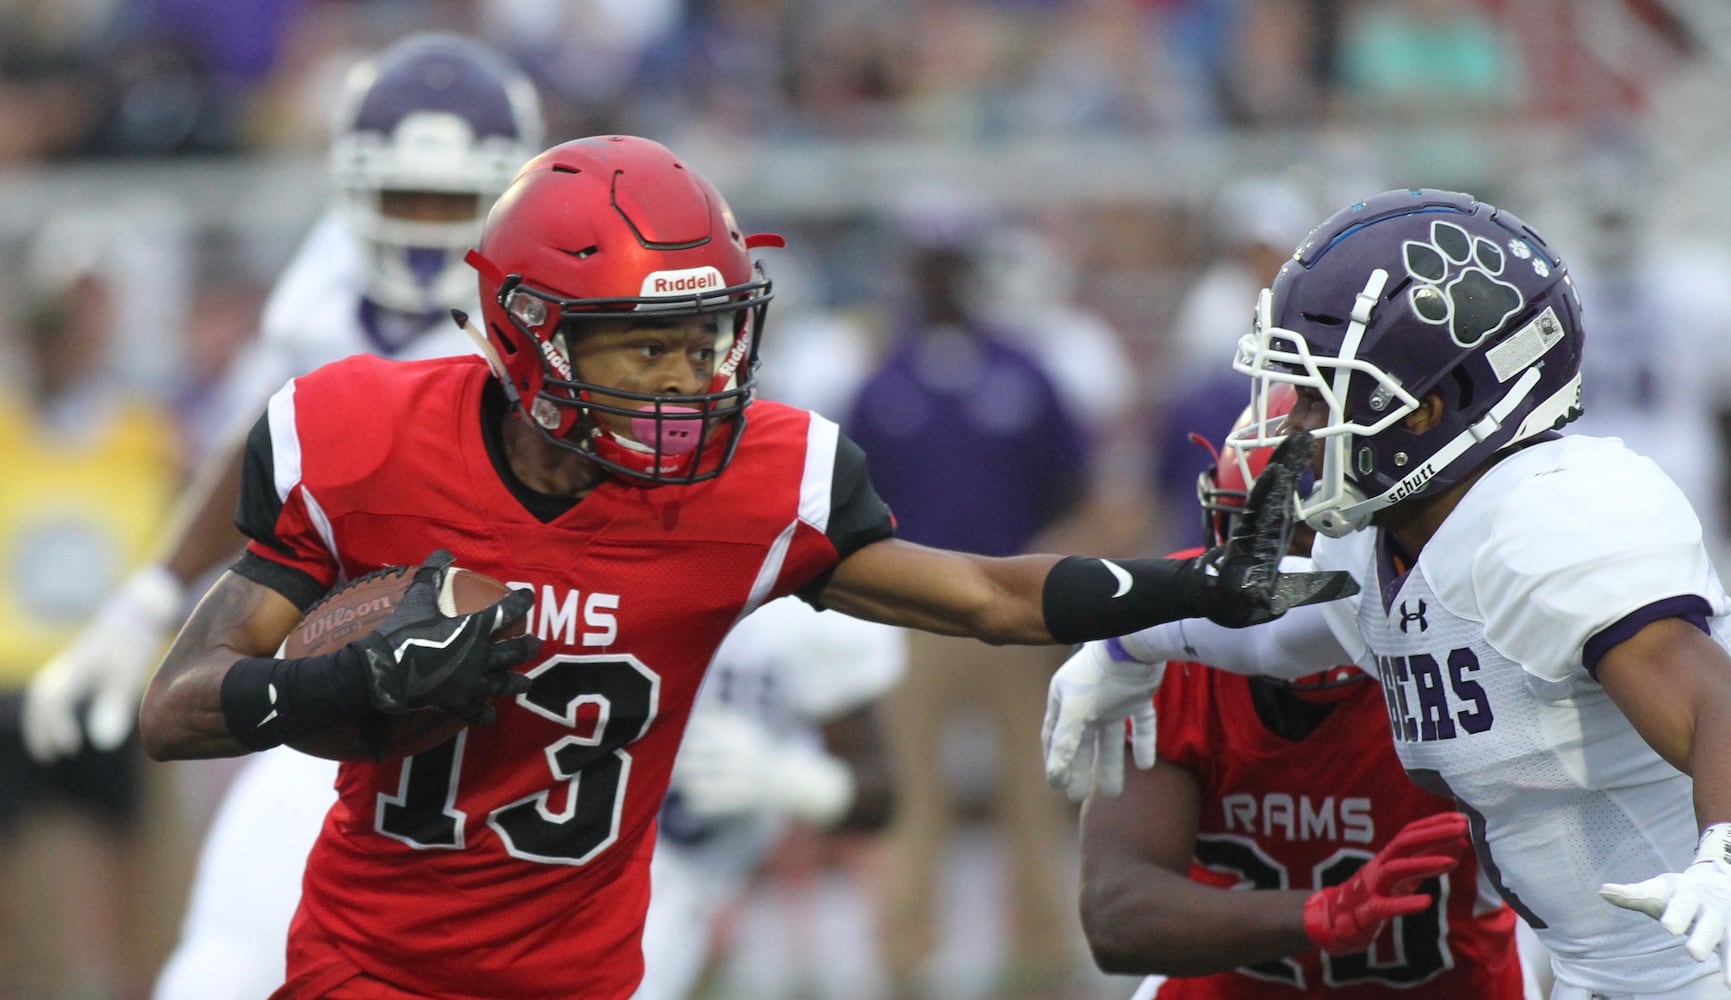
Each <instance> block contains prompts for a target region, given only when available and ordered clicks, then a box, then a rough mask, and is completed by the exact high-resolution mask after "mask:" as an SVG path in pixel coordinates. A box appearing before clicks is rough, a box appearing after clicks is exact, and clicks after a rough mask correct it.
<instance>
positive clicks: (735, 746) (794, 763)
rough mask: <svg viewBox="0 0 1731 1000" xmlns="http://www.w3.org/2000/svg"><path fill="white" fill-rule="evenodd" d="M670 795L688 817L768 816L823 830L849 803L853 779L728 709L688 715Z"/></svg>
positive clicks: (818, 753) (817, 753)
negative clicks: (762, 813) (673, 793)
mask: <svg viewBox="0 0 1731 1000" xmlns="http://www.w3.org/2000/svg"><path fill="white" fill-rule="evenodd" d="M673 788H674V789H676V790H677V791H678V792H679V795H680V801H681V803H682V804H683V805H684V807H685V809H686V810H687V811H688V812H690V813H691V814H692V815H693V816H695V817H697V818H699V819H704V820H715V819H723V818H727V817H733V816H741V815H746V814H750V813H755V812H760V811H768V812H773V813H778V814H782V815H787V816H793V817H795V818H797V819H801V820H805V821H806V822H809V823H815V824H817V825H819V826H829V825H831V824H833V823H835V822H836V821H837V820H839V819H841V818H842V816H843V815H844V814H845V813H846V812H847V810H848V807H849V806H851V805H852V804H853V794H854V779H853V772H852V771H850V770H849V769H848V766H847V765H846V764H844V763H842V762H841V761H840V760H837V759H836V758H834V757H832V756H830V755H829V754H827V753H824V752H823V751H822V750H818V749H814V748H812V747H808V746H804V745H801V744H797V743H793V742H791V741H786V740H777V739H775V738H774V736H772V735H771V734H770V733H769V731H768V730H767V729H765V728H764V726H763V724H762V723H760V722H758V721H756V720H755V719H752V718H751V717H749V716H746V715H743V714H741V713H739V712H737V711H734V710H733V709H727V708H714V709H711V708H703V709H700V710H699V711H697V712H694V713H692V716H691V722H690V723H689V724H688V725H687V726H686V727H685V739H684V741H683V742H681V743H680V744H679V755H678V756H677V757H675V758H674V760H673Z"/></svg>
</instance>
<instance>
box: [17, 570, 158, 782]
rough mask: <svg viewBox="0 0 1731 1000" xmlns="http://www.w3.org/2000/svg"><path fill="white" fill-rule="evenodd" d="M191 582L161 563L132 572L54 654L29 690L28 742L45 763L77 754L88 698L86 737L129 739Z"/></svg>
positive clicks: (98, 742)
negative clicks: (147, 683)
mask: <svg viewBox="0 0 1731 1000" xmlns="http://www.w3.org/2000/svg"><path fill="white" fill-rule="evenodd" d="M185 599H186V588H185V587H184V586H182V585H181V583H180V581H178V580H176V579H175V578H174V575H173V574H171V573H170V572H168V570H166V569H164V568H162V567H161V566H147V567H145V568H144V569H141V570H139V571H138V572H137V573H134V574H133V575H132V577H131V579H129V580H127V581H126V583H125V584H124V585H122V586H121V588H120V589H119V590H117V591H115V592H114V594H113V595H112V596H111V597H109V598H108V600H107V601H106V602H105V603H104V604H103V605H102V609H101V610H100V611H98V612H97V613H96V617H95V618H93V619H91V621H90V623H89V624H88V625H86V626H85V627H84V630H83V631H82V632H80V633H79V634H78V636H77V638H75V639H73V641H72V643H71V645H69V646H67V647H66V648H65V649H63V650H61V651H60V653H59V654H58V655H56V656H55V657H54V658H53V659H51V660H49V661H48V662H47V663H46V664H45V665H44V666H43V667H42V669H41V670H40V671H38V672H37V674H36V676H35V677H34V678H33V679H32V680H31V681H30V687H29V689H28V690H27V691H26V692H25V695H24V745H25V747H27V748H28V749H29V751H30V755H31V756H32V757H34V758H36V760H37V761H39V762H41V763H43V764H50V763H53V762H54V761H55V760H56V759H58V758H61V757H70V756H73V755H74V754H76V753H78V751H79V749H80V748H81V747H82V746H83V745H84V739H85V732H84V728H83V726H82V725H81V724H80V722H79V718H78V709H79V706H80V705H81V704H82V703H83V702H84V701H86V700H89V701H90V721H89V727H90V732H89V739H90V745H91V746H92V747H93V748H95V749H97V750H113V749H114V748H116V747H118V746H120V745H121V744H122V743H124V742H126V737H127V736H128V735H129V734H130V733H131V732H132V727H133V724H134V723H135V722H136V721H137V718H138V699H139V696H140V694H142V693H143V691H144V683H145V681H146V680H147V679H148V678H149V677H150V672H151V669H152V668H153V667H154V666H155V665H156V659H157V656H158V655H159V654H160V653H161V652H162V644H163V640H164V639H166V638H167V635H168V631H169V629H170V628H171V627H172V626H173V625H174V623H175V620H176V619H177V618H178V617H179V615H180V611H181V608H182V606H183V604H184V602H185Z"/></svg>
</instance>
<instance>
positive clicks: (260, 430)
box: [229, 413, 325, 611]
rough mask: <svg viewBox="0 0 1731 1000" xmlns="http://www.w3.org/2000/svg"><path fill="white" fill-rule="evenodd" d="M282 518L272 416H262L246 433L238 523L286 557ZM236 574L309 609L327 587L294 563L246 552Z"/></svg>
mask: <svg viewBox="0 0 1731 1000" xmlns="http://www.w3.org/2000/svg"><path fill="white" fill-rule="evenodd" d="M281 518H282V499H281V498H280V497H278V496H277V492H276V462H275V455H274V453H273V452H272V450H271V443H270V415H269V414H268V413H267V414H265V415H264V416H261V417H259V418H258V422H257V423H255V424H253V425H252V430H251V431H249V432H248V433H247V436H246V450H245V451H244V452H242V454H241V472H240V499H239V500H237V501H235V507H234V523H235V526H236V527H238V528H240V530H241V533H242V534H244V535H246V536H247V537H248V538H251V539H253V540H254V541H257V542H260V543H262V544H264V545H268V546H270V547H271V548H273V549H275V550H277V551H278V552H281V553H282V554H284V555H286V556H291V557H292V556H293V555H294V553H293V552H291V551H289V549H288V548H287V547H286V546H284V545H283V544H282V543H281V542H280V541H278V540H277V537H276V526H277V522H278V521H279V520H280V519H281ZM229 569H230V570H232V571H233V572H234V573H235V575H237V576H243V577H246V578H247V579H248V580H251V581H252V582H254V583H257V584H260V585H262V586H266V587H269V588H270V589H272V590H274V591H276V592H277V593H279V594H281V595H283V596H284V597H286V598H288V599H289V600H291V601H293V602H294V604H295V607H298V608H300V609H301V610H302V611H305V610H306V609H307V608H309V607H311V606H312V605H313V603H314V602H315V601H317V600H318V599H319V598H321V597H323V596H324V595H325V587H324V585H323V584H321V583H319V582H318V581H317V580H315V579H313V578H312V577H310V576H308V575H307V574H306V573H303V572H302V571H300V570H298V569H295V568H293V567H291V566H284V565H283V564H281V563H279V562H274V561H272V560H270V559H265V558H263V557H261V556H256V555H253V554H252V553H250V552H249V553H245V554H243V555H242V556H241V557H240V559H239V560H238V561H237V562H235V564H234V565H233V566H230V567H229Z"/></svg>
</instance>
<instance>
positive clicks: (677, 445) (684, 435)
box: [631, 406, 703, 455]
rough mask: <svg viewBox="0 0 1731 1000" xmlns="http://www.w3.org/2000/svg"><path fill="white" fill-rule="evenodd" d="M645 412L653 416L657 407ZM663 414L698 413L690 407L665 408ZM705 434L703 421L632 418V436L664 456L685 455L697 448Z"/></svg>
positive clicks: (650, 417) (645, 408)
mask: <svg viewBox="0 0 1731 1000" xmlns="http://www.w3.org/2000/svg"><path fill="white" fill-rule="evenodd" d="M642 409H643V412H645V413H650V414H653V413H654V412H655V407H653V406H645V407H643V408H642ZM661 412H662V413H663V414H664V415H667V416H671V415H674V414H680V413H696V412H698V411H697V410H696V409H694V408H692V407H689V406H663V407H662V408H661ZM702 433H703V421H701V420H657V419H655V417H653V416H648V417H632V418H631V436H632V437H635V438H636V439H637V440H638V442H639V443H641V444H643V445H645V446H647V447H650V448H655V449H656V450H658V451H660V452H661V454H663V455H685V454H689V453H690V452H691V451H692V450H693V449H695V448H696V447H697V441H698V438H699V437H700V436H701V435H702Z"/></svg>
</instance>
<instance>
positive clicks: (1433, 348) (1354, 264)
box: [1228, 190, 1582, 537]
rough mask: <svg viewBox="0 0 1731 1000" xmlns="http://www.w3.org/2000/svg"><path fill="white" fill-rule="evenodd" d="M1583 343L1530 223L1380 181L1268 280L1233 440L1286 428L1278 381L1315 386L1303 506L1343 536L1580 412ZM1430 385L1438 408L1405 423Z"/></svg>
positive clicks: (1564, 286)
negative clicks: (1421, 426) (1244, 419)
mask: <svg viewBox="0 0 1731 1000" xmlns="http://www.w3.org/2000/svg"><path fill="white" fill-rule="evenodd" d="M1581 347H1582V331H1581V307H1580V301H1579V298H1578V296H1577V295H1576V292H1575V287H1574V283H1573V281H1572V280H1571V279H1570V277H1569V272H1568V268H1567V267H1565V266H1564V265H1563V262H1562V261H1561V260H1560V259H1559V258H1558V257H1557V256H1556V253H1555V251H1553V250H1552V249H1551V247H1550V245H1549V244H1547V243H1546V242H1545V241H1544V239H1543V238H1542V237H1540V236H1539V234H1537V233H1535V232H1533V230H1532V229H1531V228H1530V227H1528V226H1527V225H1526V223H1524V222H1522V221H1521V220H1520V219H1517V218H1515V217H1514V216H1513V215H1510V214H1509V213H1508V212H1505V211H1502V210H1501V209H1498V208H1496V207H1494V206H1491V205H1487V204H1485V203H1483V202H1480V201H1477V200H1475V199H1473V198H1472V197H1471V196H1470V195H1465V194H1458V193H1454V192H1449V191H1433V190H1402V191H1389V192H1385V193H1383V194H1379V195H1377V196H1376V197H1374V198H1370V199H1368V200H1366V201H1363V202H1360V203H1359V204H1356V205H1353V206H1351V207H1349V208H1346V209H1343V210H1342V211H1339V212H1336V213H1335V214H1334V215H1333V216H1330V217H1329V218H1328V219H1327V220H1326V221H1325V222H1323V223H1322V225H1320V226H1317V227H1316V228H1315V229H1313V230H1311V232H1310V235H1308V236H1306V237H1305V238H1304V242H1302V243H1300V244H1299V247H1298V250H1297V252H1296V253H1294V254H1293V257H1292V259H1291V260H1289V261H1287V262H1286V263H1285V264H1284V265H1282V266H1281V268H1280V271H1279V273H1278V274H1276V275H1275V278H1274V284H1273V286H1272V287H1270V288H1267V289H1264V290H1263V291H1262V294H1261V295H1260V296H1259V298H1258V300H1257V304H1256V325H1255V328H1254V331H1253V332H1252V333H1250V334H1248V335H1246V336H1245V337H1244V338H1243V339H1242V340H1240V341H1239V344H1238V355H1237V358H1236V359H1235V360H1234V362H1233V367H1234V368H1235V369H1237V370H1238V371H1240V372H1244V373H1245V374H1248V375H1250V376H1252V377H1253V378H1254V380H1255V381H1254V383H1253V386H1252V390H1251V407H1252V412H1253V418H1252V420H1251V421H1250V423H1249V424H1248V425H1247V426H1246V427H1244V428H1243V429H1242V430H1239V431H1235V432H1234V433H1233V435H1232V437H1231V438H1229V439H1228V440H1229V443H1230V444H1232V445H1233V446H1234V447H1236V448H1238V449H1240V450H1241V451H1242V450H1245V449H1252V448H1258V447H1266V446H1267V445H1268V444H1270V443H1273V442H1276V441H1278V440H1279V439H1280V436H1281V431H1282V427H1281V426H1280V423H1281V421H1280V418H1279V417H1277V416H1273V415H1272V413H1271V407H1270V404H1269V394H1270V390H1271V388H1272V387H1273V386H1274V385H1276V384H1278V383H1290V384H1292V385H1296V386H1298V387H1300V388H1303V389H1309V390H1312V391H1314V392H1316V393H1317V394H1319V395H1320V396H1321V400H1322V403H1323V404H1324V405H1326V406H1327V408H1328V416H1327V419H1326V422H1325V423H1324V424H1322V426H1319V427H1317V428H1314V429H1313V430H1312V431H1311V433H1312V434H1313V435H1314V436H1315V437H1316V439H1317V444H1318V447H1319V449H1320V450H1321V452H1322V456H1323V467H1322V472H1321V474H1320V475H1319V476H1318V477H1317V481H1316V487H1315V489H1314V490H1313V491H1312V492H1311V493H1310V494H1309V495H1308V496H1306V497H1305V498H1303V499H1302V500H1301V501H1300V503H1299V514H1300V516H1302V517H1303V518H1304V520H1305V521H1306V523H1308V524H1309V525H1310V526H1311V527H1313V528H1315V529H1316V530H1317V531H1320V532H1322V533H1323V534H1326V535H1331V536H1334V537H1339V536H1341V535H1345V534H1347V533H1349V532H1353V531H1357V530H1358V529H1360V528H1363V527H1364V526H1365V525H1367V524H1369V523H1370V518H1371V515H1372V514H1374V513H1376V512H1377V511H1379V510H1381V509H1383V508H1384V507H1387V506H1389V505H1391V504H1394V503H1397V502H1399V501H1401V500H1404V499H1407V498H1409V497H1414V496H1421V495H1426V494H1430V495H1434V494H1435V492H1437V491H1440V490H1442V489H1446V488H1447V487H1449V486H1451V485H1453V484H1454V483H1456V482H1459V481H1460V480H1461V479H1462V478H1463V477H1465V476H1466V475H1468V474H1469V473H1471V472H1472V471H1473V470H1475V469H1477V468H1478V467H1480V466H1481V465H1483V464H1484V462H1485V461H1486V460H1487V459H1488V458H1489V457H1490V456H1491V455H1492V454H1493V453H1494V452H1496V451H1498V450H1499V449H1502V448H1506V447H1508V446H1509V445H1510V444H1512V443H1514V442H1516V441H1522V440H1525V439H1526V438H1529V437H1532V436H1534V435H1536V434H1540V433H1542V432H1544V431H1548V430H1552V429H1554V428H1558V427H1561V426H1562V425H1563V424H1565V423H1567V422H1568V421H1570V420H1573V419H1574V418H1575V417H1577V416H1579V415H1580V413H1581V375H1580V371H1581ZM1432 392H1437V393H1441V395H1442V402H1443V417H1442V419H1441V421H1439V422H1438V423H1437V425H1436V426H1433V427H1431V428H1430V429H1429V430H1427V431H1425V432H1424V433H1422V434H1419V433H1414V432H1413V431H1411V430H1408V429H1407V428H1406V427H1404V426H1402V420H1403V419H1404V418H1405V417H1406V416H1407V415H1408V414H1410V413H1412V412H1413V411H1414V410H1416V409H1418V407H1419V406H1420V401H1421V400H1422V399H1424V398H1425V396H1427V395H1428V394H1430V393H1432Z"/></svg>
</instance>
